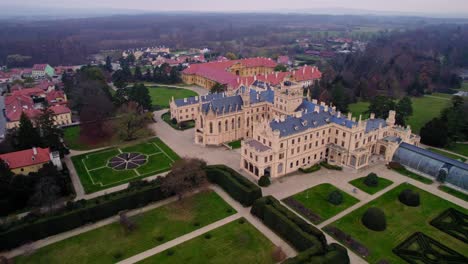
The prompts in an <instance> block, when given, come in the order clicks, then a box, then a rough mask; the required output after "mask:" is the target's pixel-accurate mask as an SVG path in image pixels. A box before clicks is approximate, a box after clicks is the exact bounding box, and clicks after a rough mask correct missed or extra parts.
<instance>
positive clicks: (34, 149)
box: [32, 147, 37, 156]
mask: <svg viewBox="0 0 468 264" xmlns="http://www.w3.org/2000/svg"><path fill="white" fill-rule="evenodd" d="M32 151H33V155H34V156H36V155H37V148H36V147H33V148H32Z"/></svg>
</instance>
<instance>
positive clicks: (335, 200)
mask: <svg viewBox="0 0 468 264" xmlns="http://www.w3.org/2000/svg"><path fill="white" fill-rule="evenodd" d="M327 200H328V202H329V203H331V204H334V205H340V204H341V203H343V194H342V193H341V192H340V191H338V190H334V191H332V192H331V193H329V194H328V199H327Z"/></svg>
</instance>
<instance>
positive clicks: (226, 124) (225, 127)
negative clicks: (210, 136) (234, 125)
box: [224, 120, 229, 131]
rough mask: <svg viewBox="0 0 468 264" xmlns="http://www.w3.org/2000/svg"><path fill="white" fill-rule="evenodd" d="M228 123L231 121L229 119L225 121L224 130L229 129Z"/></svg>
mask: <svg viewBox="0 0 468 264" xmlns="http://www.w3.org/2000/svg"><path fill="white" fill-rule="evenodd" d="M228 124H229V122H228V121H227V120H226V121H224V131H228Z"/></svg>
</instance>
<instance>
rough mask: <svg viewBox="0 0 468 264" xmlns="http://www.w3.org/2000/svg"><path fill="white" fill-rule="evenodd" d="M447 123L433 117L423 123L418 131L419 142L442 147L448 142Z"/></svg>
mask: <svg viewBox="0 0 468 264" xmlns="http://www.w3.org/2000/svg"><path fill="white" fill-rule="evenodd" d="M447 130H448V129H447V123H446V122H444V121H443V120H441V119H440V118H434V119H432V120H431V121H429V122H428V123H427V124H425V125H424V126H423V127H422V128H421V131H420V133H419V135H420V136H421V142H422V143H424V144H426V145H431V146H435V147H444V146H446V145H447V144H448V131H447Z"/></svg>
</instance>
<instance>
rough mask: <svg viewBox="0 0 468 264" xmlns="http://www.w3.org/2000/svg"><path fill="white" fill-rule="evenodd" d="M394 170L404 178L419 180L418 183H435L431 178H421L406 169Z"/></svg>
mask: <svg viewBox="0 0 468 264" xmlns="http://www.w3.org/2000/svg"><path fill="white" fill-rule="evenodd" d="M393 170H394V171H396V172H398V173H400V174H401V175H403V176H407V177H410V178H411V179H413V180H417V181H420V182H422V183H425V184H432V183H433V182H434V181H433V180H431V179H429V178H426V177H424V176H421V175H419V174H416V173H414V172H412V171H409V170H407V169H406V168H401V169H393Z"/></svg>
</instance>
